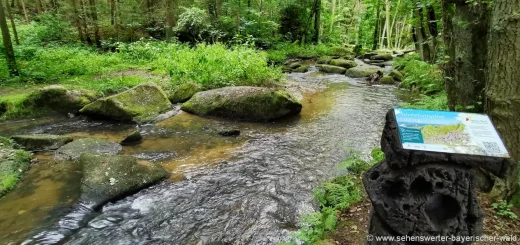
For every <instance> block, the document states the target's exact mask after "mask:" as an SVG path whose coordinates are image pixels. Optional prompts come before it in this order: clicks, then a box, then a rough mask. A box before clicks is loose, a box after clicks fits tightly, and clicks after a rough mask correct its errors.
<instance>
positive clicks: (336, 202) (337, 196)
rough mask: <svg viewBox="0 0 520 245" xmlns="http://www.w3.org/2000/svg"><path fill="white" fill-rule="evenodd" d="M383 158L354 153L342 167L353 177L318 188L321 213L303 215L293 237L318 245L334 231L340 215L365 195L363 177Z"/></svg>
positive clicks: (316, 196) (378, 153)
mask: <svg viewBox="0 0 520 245" xmlns="http://www.w3.org/2000/svg"><path fill="white" fill-rule="evenodd" d="M383 159H384V153H383V152H382V151H381V150H380V149H373V150H372V152H371V154H370V161H368V162H367V161H365V160H363V159H362V156H361V154H360V153H359V152H356V151H352V150H351V151H350V157H349V158H348V159H346V160H345V161H343V162H342V163H341V164H340V165H339V168H340V169H348V170H350V171H351V172H352V173H354V174H353V175H342V176H338V177H336V178H334V179H332V180H330V181H328V182H325V183H321V184H320V185H319V186H318V187H316V189H315V190H314V199H315V200H316V201H317V202H318V203H319V207H320V209H319V211H318V212H312V213H309V214H305V215H303V216H302V218H301V221H300V222H299V226H300V230H299V231H298V232H297V233H295V234H294V238H296V239H297V240H299V241H300V242H302V243H303V244H319V242H320V241H321V240H322V239H323V238H324V237H326V236H327V234H328V233H330V232H332V231H334V229H335V228H336V224H337V215H338V214H339V213H340V212H341V211H342V210H345V209H347V208H349V207H350V206H351V205H352V204H354V203H357V202H359V201H360V200H361V199H362V198H363V196H364V192H363V190H362V186H363V185H362V183H361V174H362V173H364V172H365V171H367V170H368V169H369V168H370V167H371V166H372V165H374V164H376V163H378V162H380V161H381V160H383ZM284 244H296V243H295V242H292V243H284ZM279 245H280V244H279Z"/></svg>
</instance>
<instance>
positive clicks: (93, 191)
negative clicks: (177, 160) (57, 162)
mask: <svg viewBox="0 0 520 245" xmlns="http://www.w3.org/2000/svg"><path fill="white" fill-rule="evenodd" d="M79 162H80V164H81V167H82V169H83V177H82V179H81V183H82V185H81V196H80V199H81V201H82V202H83V204H85V205H87V206H88V207H90V208H97V207H99V206H101V205H103V204H105V203H107V202H109V201H112V200H116V199H119V198H122V197H124V196H126V195H129V194H133V193H135V192H137V191H139V190H142V189H144V188H146V187H148V186H151V185H153V184H155V183H157V182H159V181H161V180H163V179H166V178H167V177H168V172H167V171H166V170H164V169H163V168H162V167H161V166H160V165H158V164H154V163H150V162H147V161H144V160H137V159H135V158H134V157H132V156H105V155H96V154H90V153H87V154H83V155H81V157H80V160H79Z"/></svg>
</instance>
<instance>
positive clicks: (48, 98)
mask: <svg viewBox="0 0 520 245" xmlns="http://www.w3.org/2000/svg"><path fill="white" fill-rule="evenodd" d="M94 100H96V95H95V94H94V93H91V92H85V91H79V90H70V89H67V88H65V87H63V86H61V85H51V86H47V87H43V88H41V89H38V90H36V91H34V92H33V93H31V94H30V95H29V97H28V98H27V100H26V101H25V105H27V106H33V107H45V108H49V109H51V110H54V111H58V112H63V113H65V112H71V113H77V112H78V111H79V110H80V109H81V108H83V107H84V106H85V105H87V104H89V103H91V102H92V101H94Z"/></svg>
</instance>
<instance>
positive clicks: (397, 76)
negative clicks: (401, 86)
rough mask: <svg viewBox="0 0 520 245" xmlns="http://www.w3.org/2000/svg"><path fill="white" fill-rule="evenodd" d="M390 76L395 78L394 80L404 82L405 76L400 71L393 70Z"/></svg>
mask: <svg viewBox="0 0 520 245" xmlns="http://www.w3.org/2000/svg"><path fill="white" fill-rule="evenodd" d="M390 76H391V77H392V78H394V80H396V81H399V82H402V81H403V74H402V73H401V72H400V71H398V70H392V71H391V72H390Z"/></svg>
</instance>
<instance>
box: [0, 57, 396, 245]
mask: <svg viewBox="0 0 520 245" xmlns="http://www.w3.org/2000/svg"><path fill="white" fill-rule="evenodd" d="M288 80H289V84H297V86H299V87H300V88H301V91H303V93H302V104H303V110H302V112H301V114H300V115H298V116H295V117H290V118H285V119H283V120H278V121H276V122H270V123H249V122H233V121H229V120H224V119H215V118H202V117H198V116H194V115H191V114H188V113H185V112H182V111H181V112H180V113H179V114H178V115H176V116H174V117H172V118H169V119H167V120H164V121H161V122H159V123H156V124H153V125H142V126H140V127H139V130H140V131H141V133H142V134H143V136H144V138H145V140H144V142H143V143H142V144H140V145H138V146H124V147H123V151H122V152H121V154H126V155H133V156H135V157H137V158H142V159H146V160H149V161H154V162H158V163H160V164H161V165H162V166H163V167H164V168H165V169H167V170H168V171H169V172H171V177H170V178H169V179H168V180H167V181H164V182H162V183H160V184H158V185H155V186H153V187H150V188H148V189H145V190H142V191H140V192H138V193H136V194H134V195H131V196H128V197H126V198H123V199H121V200H119V201H116V202H113V203H109V204H107V205H105V206H104V207H103V208H102V209H101V210H96V211H91V210H81V208H80V207H81V206H80V205H78V198H79V188H80V183H79V182H80V181H79V179H80V178H81V172H80V171H81V170H80V167H79V166H78V164H74V163H72V162H55V161H53V160H51V159H52V155H51V154H52V153H45V154H36V155H35V156H34V157H35V158H37V159H38V161H37V163H36V164H33V166H32V167H31V169H30V170H29V171H28V172H27V173H26V174H25V176H24V178H23V179H22V181H21V182H20V183H19V184H18V185H17V186H16V188H15V189H13V190H12V191H11V192H9V193H8V194H7V195H6V196H5V197H3V198H2V199H0V213H1V214H2V215H1V216H0V227H1V231H0V243H2V244H9V243H10V242H12V243H13V244H18V243H20V242H23V241H25V242H24V244H35V243H38V244H46V243H47V244H52V243H56V242H58V241H59V242H60V243H65V244H112V245H115V244H276V243H278V242H283V241H288V240H289V239H290V234H291V233H293V232H295V231H296V230H297V229H298V228H297V222H298V219H299V217H300V216H301V215H303V214H305V213H308V212H312V211H313V210H314V209H315V202H314V201H313V198H312V190H313V188H315V187H316V186H317V184H318V183H320V182H322V181H325V180H327V179H329V178H331V177H333V176H336V175H338V174H340V171H338V169H337V165H338V164H339V163H340V162H341V161H342V160H344V159H345V158H346V157H347V156H348V152H349V149H355V150H357V151H361V152H363V153H367V152H369V151H370V150H371V149H372V148H374V147H378V146H379V138H380V133H381V131H382V126H383V123H384V115H385V113H386V111H387V110H388V109H390V108H392V107H394V106H397V105H398V103H399V101H400V99H402V98H404V97H405V93H404V92H402V91H400V90H398V89H396V88H395V87H394V86H367V85H366V84H364V83H362V80H361V79H352V78H348V77H346V76H344V75H339V74H338V75H333V74H321V73H318V72H316V68H315V67H311V69H310V71H309V72H306V73H292V74H289V75H288ZM134 129H135V125H128V124H116V123H111V122H100V121H87V120H83V119H80V118H72V119H69V118H42V119H36V120H27V121H17V122H9V123H5V124H0V134H1V135H7V136H9V135H14V134H35V133H50V134H67V135H71V136H73V137H74V138H85V137H94V138H102V139H108V140H112V141H115V142H119V141H120V140H121V139H123V138H124V137H125V136H126V135H127V134H128V133H129V132H131V131H132V130H134ZM222 129H238V130H240V131H241V134H240V136H239V137H236V138H235V137H222V136H219V135H218V134H217V132H218V131H219V130H222ZM78 221H81V222H78Z"/></svg>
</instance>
